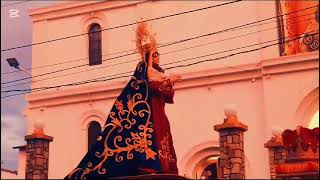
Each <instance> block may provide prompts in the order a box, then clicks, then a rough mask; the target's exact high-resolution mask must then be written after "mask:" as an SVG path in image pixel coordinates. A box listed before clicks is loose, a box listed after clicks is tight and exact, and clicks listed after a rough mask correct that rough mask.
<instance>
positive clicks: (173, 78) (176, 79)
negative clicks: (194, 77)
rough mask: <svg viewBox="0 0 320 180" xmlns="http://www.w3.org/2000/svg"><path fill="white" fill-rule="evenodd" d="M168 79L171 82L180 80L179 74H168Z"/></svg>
mask: <svg viewBox="0 0 320 180" xmlns="http://www.w3.org/2000/svg"><path fill="white" fill-rule="evenodd" d="M169 79H170V81H171V82H172V83H175V82H177V81H179V80H181V76H180V75H170V76H169Z"/></svg>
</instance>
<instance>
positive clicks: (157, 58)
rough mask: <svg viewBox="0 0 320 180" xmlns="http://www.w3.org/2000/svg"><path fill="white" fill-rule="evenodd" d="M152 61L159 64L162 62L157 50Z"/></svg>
mask: <svg viewBox="0 0 320 180" xmlns="http://www.w3.org/2000/svg"><path fill="white" fill-rule="evenodd" d="M152 63H154V64H158V65H159V63H160V58H159V53H158V52H155V53H153V54H152Z"/></svg>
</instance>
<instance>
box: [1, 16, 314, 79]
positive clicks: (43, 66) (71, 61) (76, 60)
mask: <svg viewBox="0 0 320 180" xmlns="http://www.w3.org/2000/svg"><path fill="white" fill-rule="evenodd" d="M309 15H314V13H308V14H303V15H299V16H294V17H289V18H286V19H283V20H289V19H295V18H299V17H305V16H309ZM275 22H277V20H275V21H271V22H266V23H261V24H254V25H251V26H246V27H242V28H238V29H233V30H231V31H237V30H241V29H247V28H251V27H256V26H261V25H266V24H271V23H275ZM169 43H172V42H169ZM169 43H163V44H169ZM130 51H136V50H135V49H129V50H122V51H118V52H113V53H106V54H102V56H108V55H114V54H120V53H125V52H130ZM88 59H89V58H80V59H73V60H68V61H63V62H59V63H54V64H48V65H42V66H36V67H32V68H26V70H32V69H39V68H46V67H51V66H57V65H61V64H67V63H73V62H78V61H83V60H88ZM112 60H114V59H112ZM86 65H87V64H86ZM19 72H20V71H9V72H3V73H1V75H7V74H12V73H19Z"/></svg>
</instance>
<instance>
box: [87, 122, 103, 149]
mask: <svg viewBox="0 0 320 180" xmlns="http://www.w3.org/2000/svg"><path fill="white" fill-rule="evenodd" d="M100 133H101V126H100V124H99V123H98V122H97V121H92V122H90V124H89V127H88V150H90V149H91V148H92V147H93V145H94V144H95V142H96V141H97V137H98V136H99V135H100Z"/></svg>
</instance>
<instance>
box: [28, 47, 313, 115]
mask: <svg viewBox="0 0 320 180" xmlns="http://www.w3.org/2000/svg"><path fill="white" fill-rule="evenodd" d="M314 69H319V52H313V53H307V54H300V55H294V56H287V57H279V58H274V59H268V60H263V61H261V62H260V63H258V64H257V63H256V64H246V65H240V66H234V67H223V68H214V69H207V70H201V71H195V72H189V73H185V74H181V75H182V80H181V81H180V82H177V83H176V84H175V90H182V89H186V88H196V87H205V86H212V85H217V84H223V83H233V82H240V81H252V80H256V79H261V78H262V77H264V76H268V75H271V74H274V75H277V74H283V73H291V72H297V71H307V70H314ZM252 82H254V81H252ZM126 83H127V81H122V82H121V81H118V82H113V83H110V82H103V83H96V84H95V85H90V86H86V87H81V86H80V87H76V88H70V89H61V90H58V91H57V90H55V89H52V90H47V91H46V92H35V93H32V94H30V95H27V96H26V100H27V101H28V102H29V105H28V107H27V108H29V109H34V108H39V107H48V106H57V105H62V104H72V103H81V102H88V103H89V102H93V101H97V100H105V99H113V98H116V97H117V96H118V95H119V93H120V92H121V90H122V89H123V88H124V86H125V85H126Z"/></svg>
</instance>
